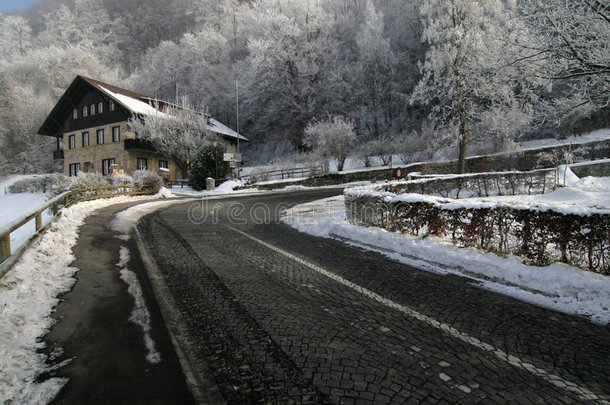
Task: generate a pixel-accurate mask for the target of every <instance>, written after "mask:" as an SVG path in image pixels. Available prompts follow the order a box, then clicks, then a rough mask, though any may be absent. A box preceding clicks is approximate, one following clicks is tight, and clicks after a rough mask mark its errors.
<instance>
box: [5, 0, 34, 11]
mask: <svg viewBox="0 0 610 405" xmlns="http://www.w3.org/2000/svg"><path fill="white" fill-rule="evenodd" d="M42 1H43V0H0V12H13V11H19V10H25V9H26V8H28V7H29V6H31V5H32V4H36V3H42Z"/></svg>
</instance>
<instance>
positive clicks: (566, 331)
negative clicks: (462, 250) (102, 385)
mask: <svg viewBox="0 0 610 405" xmlns="http://www.w3.org/2000/svg"><path fill="white" fill-rule="evenodd" d="M337 192H338V191H318V192H294V193H285V194H274V195H265V196H256V197H242V198H240V199H218V200H209V201H206V202H204V203H196V204H193V203H188V204H183V205H177V206H173V207H171V208H168V209H164V210H161V211H159V212H157V213H155V214H152V215H150V216H148V217H146V218H145V219H144V220H143V221H142V222H141V223H140V225H139V227H138V229H139V232H140V234H141V235H142V238H143V240H144V242H145V243H146V245H147V249H148V250H149V252H150V254H151V256H152V257H153V259H154V261H155V263H156V265H157V267H158V269H159V270H160V271H161V272H162V274H163V278H164V281H165V284H166V285H167V288H168V291H169V292H170V293H171V294H172V295H173V299H174V301H175V303H176V306H177V308H175V309H176V310H177V311H178V312H179V313H180V314H181V317H182V319H183V320H184V322H185V323H186V326H185V327H186V330H187V331H188V334H189V338H190V339H191V341H192V342H194V345H193V348H194V349H193V348H191V350H190V351H188V352H189V353H188V354H189V355H190V356H192V357H193V358H194V359H195V361H197V362H201V363H202V364H205V365H206V367H207V369H208V370H209V372H210V373H211V374H212V376H208V377H210V379H212V380H213V381H215V383H216V384H217V386H218V388H219V390H220V392H221V393H222V396H223V397H224V399H225V400H226V401H227V402H229V403H257V402H260V403H346V404H350V403H356V404H372V403H375V404H377V403H379V404H382V403H491V404H495V403H498V404H500V403H524V404H529V403H558V404H564V403H606V402H607V401H608V399H609V398H610V382H609V376H610V329H609V328H608V327H607V326H600V325H595V324H592V323H590V322H588V321H586V320H584V319H580V318H577V317H572V316H567V315H563V314H560V313H556V312H552V311H548V310H545V309H541V308H537V307H535V306H532V305H528V304H525V303H522V302H519V301H515V300H513V299H511V298H508V297H505V296H501V295H497V294H494V293H491V292H489V291H486V290H483V289H481V288H478V287H476V286H473V285H472V281H469V280H467V279H464V278H461V277H457V276H441V275H436V274H432V273H428V272H425V271H421V270H418V269H415V268H412V267H409V266H405V265H403V264H400V263H397V262H394V261H391V260H389V259H387V258H385V257H383V256H381V255H378V254H375V253H371V252H368V251H363V250H360V249H357V248H354V247H350V246H347V245H345V244H343V243H341V242H338V241H333V240H328V239H320V238H315V237H311V236H308V235H304V234H301V233H298V232H297V231H294V230H292V229H291V228H289V227H287V226H285V225H282V224H280V223H278V221H277V215H278V213H279V212H280V211H281V209H282V208H286V207H289V206H291V205H294V204H296V203H301V202H305V201H310V200H314V199H318V198H322V197H326V196H329V195H331V194H333V193H335V194H336V193H337Z"/></svg>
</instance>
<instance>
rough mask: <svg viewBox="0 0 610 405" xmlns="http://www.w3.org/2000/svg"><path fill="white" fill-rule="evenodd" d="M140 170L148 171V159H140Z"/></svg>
mask: <svg viewBox="0 0 610 405" xmlns="http://www.w3.org/2000/svg"><path fill="white" fill-rule="evenodd" d="M137 168H138V170H146V169H148V161H147V160H146V158H138V166H137Z"/></svg>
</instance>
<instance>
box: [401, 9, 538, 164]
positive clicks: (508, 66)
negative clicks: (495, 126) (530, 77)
mask: <svg viewBox="0 0 610 405" xmlns="http://www.w3.org/2000/svg"><path fill="white" fill-rule="evenodd" d="M507 4H508V3H505V2H503V1H502V0H449V1H447V0H427V1H425V2H424V3H423V4H422V6H421V15H422V18H423V26H424V29H423V40H424V41H425V42H426V43H427V44H428V50H427V52H426V56H425V60H424V62H423V63H422V64H421V74H422V79H421V80H420V82H419V84H418V85H417V87H416V89H415V91H414V93H413V95H412V98H411V102H412V103H422V104H427V105H430V106H432V113H431V118H434V119H437V120H438V121H439V122H440V123H442V124H443V125H444V126H446V127H447V128H450V129H451V130H452V131H453V132H454V134H455V138H456V139H457V143H458V144H459V149H458V151H459V153H458V156H459V163H458V172H460V173H463V172H464V171H465V159H466V151H467V145H468V142H469V141H470V139H471V136H472V131H473V128H474V127H475V126H476V125H477V124H478V123H479V122H480V121H481V120H482V119H484V117H485V115H486V114H488V113H489V112H490V111H493V110H496V109H499V110H502V109H514V108H523V110H524V111H526V110H527V107H526V104H527V101H528V100H527V97H532V96H533V93H531V92H530V91H529V83H528V82H527V75H524V74H523V71H522V66H521V65H519V64H518V63H517V61H519V60H520V59H521V58H522V55H520V54H519V52H521V51H522V48H518V47H516V46H514V41H515V37H516V36H517V35H524V34H526V33H527V32H526V31H524V27H522V26H519V27H514V26H513V25H512V24H513V22H514V21H515V19H514V18H513V11H512V10H510V9H509V8H507V7H506V6H507Z"/></svg>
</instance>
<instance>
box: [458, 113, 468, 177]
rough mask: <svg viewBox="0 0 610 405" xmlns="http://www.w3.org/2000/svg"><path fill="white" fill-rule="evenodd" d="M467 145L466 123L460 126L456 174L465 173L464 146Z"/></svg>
mask: <svg viewBox="0 0 610 405" xmlns="http://www.w3.org/2000/svg"><path fill="white" fill-rule="evenodd" d="M467 145H468V130H467V129H466V123H465V122H464V121H462V123H461V124H460V154H459V158H458V174H464V173H466V146H467Z"/></svg>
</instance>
